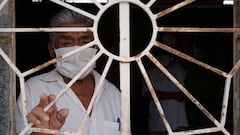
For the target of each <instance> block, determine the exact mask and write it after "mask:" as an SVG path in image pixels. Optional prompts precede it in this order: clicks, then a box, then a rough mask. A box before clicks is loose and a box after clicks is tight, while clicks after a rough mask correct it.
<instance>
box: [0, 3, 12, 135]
mask: <svg viewBox="0 0 240 135" xmlns="http://www.w3.org/2000/svg"><path fill="white" fill-rule="evenodd" d="M2 1H3V0H0V3H2ZM12 5H13V1H9V3H8V4H7V5H6V6H4V8H3V10H2V11H0V27H2V28H6V27H14V24H15V20H14V10H15V9H13V8H12ZM14 35H15V34H12V33H0V47H1V48H2V49H3V50H4V52H5V53H6V54H8V56H9V57H10V58H11V59H12V60H13V61H15V51H14V50H15V46H14V40H15V38H14ZM14 93H15V77H14V74H13V72H12V71H11V69H10V68H9V66H8V64H7V63H6V62H5V61H4V60H3V58H2V57H0V135H14V134H15V132H14V131H15V130H14V129H15V125H14V115H13V114H14V112H15V111H14V110H15V105H14V104H15V96H14V95H15V94H14Z"/></svg>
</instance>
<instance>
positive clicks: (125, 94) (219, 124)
mask: <svg viewBox="0 0 240 135" xmlns="http://www.w3.org/2000/svg"><path fill="white" fill-rule="evenodd" d="M51 1H52V2H53V3H56V4H57V5H61V6H63V7H65V8H68V9H71V10H73V11H75V12H78V13H80V14H83V15H85V16H87V17H89V18H91V19H93V20H94V21H95V23H94V26H93V27H91V28H73V29H71V28H51V29H49V28H0V30H1V32H16V33H17V32H59V31H61V32H64V31H73V32H74V31H75V32H76V31H79V32H81V31H82V32H84V31H87V30H91V31H93V32H94V38H95V39H94V41H92V42H90V43H88V44H86V45H85V46H83V47H80V48H78V49H76V50H73V51H71V52H68V53H66V54H64V55H63V56H62V58H61V59H64V58H67V57H69V56H71V55H72V54H74V53H77V52H80V51H81V50H83V49H85V48H87V47H91V46H93V45H95V44H97V45H98V46H99V48H100V51H99V52H98V53H97V54H96V56H95V57H94V58H93V59H92V60H91V61H90V62H89V63H88V64H87V66H86V67H85V68H83V69H82V70H81V71H80V72H79V73H78V74H77V75H76V76H75V77H74V78H73V79H72V80H71V81H70V82H69V83H68V84H67V86H66V87H65V88H64V89H63V90H62V91H61V92H60V93H59V94H58V95H57V98H56V99H55V100H54V101H53V102H51V103H50V104H49V105H48V106H47V107H46V108H45V111H46V110H48V109H49V107H51V106H52V105H53V104H54V103H56V102H57V100H58V99H59V98H61V96H62V95H63V94H64V93H65V92H66V91H67V89H68V88H69V87H70V86H71V85H72V84H73V83H74V82H75V81H76V80H77V78H78V77H79V76H80V75H81V74H83V72H85V71H86V70H87V68H88V67H89V66H91V64H92V63H93V62H95V61H96V60H98V59H99V58H100V56H102V55H103V54H104V55H107V56H108V61H107V64H106V65H105V68H104V70H103V73H102V77H101V79H100V82H99V83H98V84H97V86H96V87H97V91H96V93H94V96H93V98H92V100H91V103H90V106H89V108H88V109H87V114H86V116H85V119H84V121H82V124H81V126H80V128H79V131H78V132H77V133H79V134H81V131H82V128H83V127H84V123H85V122H86V121H87V120H88V116H89V113H90V112H91V109H92V105H93V103H94V101H95V99H96V95H97V94H98V93H99V90H100V87H101V85H102V83H103V82H102V81H103V79H105V77H106V75H107V72H108V70H109V68H110V66H111V63H112V61H118V62H120V81H121V82H120V88H121V94H122V95H121V96H122V102H123V100H124V101H127V102H128V103H127V104H126V106H124V105H123V104H122V105H123V106H122V108H121V109H122V110H124V111H122V112H123V113H122V115H121V117H124V118H127V119H123V121H122V125H123V126H122V127H121V134H122V135H130V125H129V124H130V117H129V116H128V115H129V111H130V110H129V109H130V108H129V105H130V104H129V98H130V97H129V91H130V84H129V82H130V78H129V74H130V70H129V64H130V63H131V62H137V65H138V66H139V69H140V71H141V74H142V76H143V78H144V80H145V82H146V83H147V86H148V88H149V91H150V93H151V96H152V97H153V99H154V102H155V104H156V106H157V108H158V111H159V114H160V115H161V118H162V119H163V122H164V124H165V126H166V128H167V131H168V133H169V134H202V133H212V132H218V131H221V132H223V133H224V134H226V135H228V134H230V133H229V132H228V131H227V130H226V129H225V128H224V126H225V122H226V114H227V107H228V100H229V91H230V85H231V79H232V77H233V76H234V75H235V74H236V72H237V71H238V70H239V68H240V60H239V61H238V62H237V64H236V65H234V67H233V68H232V69H231V71H230V72H229V73H227V72H224V71H222V70H220V69H218V68H215V67H213V66H211V65H208V64H206V63H204V62H201V61H199V60H197V59H195V58H193V57H191V56H189V55H187V54H184V53H182V52H180V51H178V50H176V49H174V48H171V47H169V46H167V45H166V44H163V43H161V42H159V41H157V40H156V38H157V33H158V32H205V33H207V32H225V33H233V32H240V29H238V28H193V27H161V26H158V25H157V23H156V20H157V19H159V18H161V17H163V16H165V15H167V14H170V13H171V12H174V11H175V10H178V9H180V8H182V7H184V6H187V5H189V4H191V3H193V2H194V1H195V0H185V1H182V2H180V3H178V4H176V5H174V6H172V7H170V8H167V9H165V10H163V11H160V12H158V13H156V14H153V13H152V11H151V9H150V7H151V6H152V5H153V4H154V3H155V0H150V1H149V2H147V3H146V4H144V3H142V2H141V1H136V0H119V1H109V2H108V3H107V4H105V5H102V4H101V3H99V2H96V1H93V3H94V4H95V5H96V6H97V7H98V8H99V12H98V13H97V15H93V14H91V13H88V12H86V11H83V10H81V9H79V8H76V7H74V6H71V5H69V4H67V3H65V2H63V1H59V0H51ZM4 2H6V1H3V2H2V3H1V6H0V7H1V8H0V11H1V10H2V9H3V7H4V5H5V3H4ZM115 4H119V6H120V7H119V17H120V18H119V19H120V21H121V22H122V21H123V23H120V24H119V25H120V26H119V27H120V31H121V32H120V48H119V51H120V52H119V53H120V54H119V55H117V54H112V53H111V52H109V51H108V50H107V49H106V48H105V47H104V45H103V44H102V42H100V39H99V36H98V32H97V28H98V21H99V20H100V19H101V16H102V14H103V13H104V12H105V11H106V10H107V9H108V8H110V7H111V6H113V5H115ZM130 4H133V5H136V6H138V7H140V8H142V9H143V10H144V11H145V12H146V14H148V16H149V18H150V20H151V23H152V27H153V30H152V37H151V40H150V41H149V43H148V45H147V47H146V48H145V49H144V50H143V51H142V52H140V53H139V54H138V55H134V56H130V55H129V50H130V48H129V46H124V45H129V44H130V43H129V41H130V39H129V37H130V35H129V29H130V28H129V25H130V24H129V16H127V17H126V14H125V13H127V15H129V5H130ZM2 5H3V6H2ZM153 47H157V48H159V49H162V50H164V51H167V52H169V53H171V54H173V55H176V56H178V57H180V58H183V59H185V60H187V61H189V62H191V63H194V64H196V65H198V66H200V67H202V68H205V69H207V70H209V71H211V72H213V73H215V74H217V75H219V76H222V77H224V78H225V87H224V95H223V101H222V110H221V114H222V115H221V119H220V120H219V121H218V120H217V119H215V117H214V116H213V115H212V114H211V113H209V112H208V110H207V109H206V108H205V107H204V106H203V105H201V103H200V102H199V101H198V100H197V99H196V98H194V97H193V96H192V95H191V93H189V92H188V90H187V89H186V88H184V87H183V86H182V85H181V83H179V82H178V80H176V78H175V77H174V76H173V75H171V74H170V73H169V72H168V70H167V69H166V68H165V67H164V66H163V65H162V64H161V62H159V61H158V60H157V59H156V57H155V56H154V55H153V54H152V53H151V52H150V50H151V48H153ZM0 55H1V57H3V59H4V60H5V61H6V62H7V63H8V65H9V66H10V67H11V69H13V70H14V72H15V73H16V75H17V76H18V77H19V81H20V87H21V92H22V96H23V109H24V114H27V109H26V104H25V103H24V101H25V100H28V99H26V97H25V88H24V84H25V77H27V76H28V75H30V74H32V73H35V72H36V71H39V70H41V69H43V68H45V67H47V66H49V65H51V64H54V63H56V62H57V61H58V60H59V59H57V58H55V59H52V60H50V61H48V62H46V63H44V64H41V65H39V66H37V67H35V68H32V69H30V70H27V71H25V72H21V71H20V70H19V69H18V67H16V65H14V64H13V63H12V62H11V60H10V59H9V58H8V56H7V55H6V54H5V52H4V51H3V50H2V49H1V48H0ZM143 57H147V58H148V59H149V60H150V61H152V63H154V64H155V65H156V66H157V67H158V68H159V70H161V71H162V72H163V73H164V74H165V75H166V76H167V77H168V78H169V79H170V80H171V81H172V82H173V83H174V84H175V85H176V86H177V87H178V88H179V89H180V90H181V91H182V92H183V93H184V94H185V95H186V96H187V97H188V98H189V99H190V100H191V101H192V103H194V104H195V105H196V106H197V107H198V108H199V110H200V111H202V113H203V114H204V115H205V116H206V117H207V118H208V119H209V120H211V121H212V123H213V124H214V126H213V127H207V128H201V129H193V130H189V131H179V132H173V131H172V129H171V126H170V125H169V123H168V121H167V120H166V118H165V114H164V110H163V109H162V107H161V103H160V102H159V100H158V99H157V97H156V93H155V92H154V88H153V86H152V84H151V81H150V79H149V76H148V74H147V72H146V70H145V67H144V64H143V63H142V58H143ZM126 71H127V72H126ZM123 72H124V73H123ZM126 75H127V76H128V77H127V79H126ZM123 79H126V80H124V81H122V80H123ZM25 125H26V127H25V129H24V130H23V131H22V132H21V133H20V135H21V134H25V133H26V132H29V131H31V132H43V133H59V134H76V133H73V132H71V131H56V130H50V129H41V128H32V127H31V126H32V124H28V123H27V121H26V120H25Z"/></svg>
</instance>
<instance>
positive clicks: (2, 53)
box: [0, 48, 22, 77]
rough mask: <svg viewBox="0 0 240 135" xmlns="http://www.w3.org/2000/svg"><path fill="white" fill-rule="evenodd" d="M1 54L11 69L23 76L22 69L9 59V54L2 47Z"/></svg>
mask: <svg viewBox="0 0 240 135" xmlns="http://www.w3.org/2000/svg"><path fill="white" fill-rule="evenodd" d="M0 55H1V56H2V57H3V59H4V60H5V61H6V62H7V64H8V65H9V66H10V67H11V69H12V70H13V71H14V72H15V73H16V74H17V76H18V77H21V76H22V73H21V72H20V70H19V69H18V68H17V67H16V65H15V64H14V63H13V62H12V61H11V60H10V59H9V57H8V56H7V54H6V53H5V52H4V51H3V50H2V48H0Z"/></svg>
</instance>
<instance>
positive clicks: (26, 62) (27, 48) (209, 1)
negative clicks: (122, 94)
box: [16, 0, 233, 135]
mask: <svg viewBox="0 0 240 135" xmlns="http://www.w3.org/2000/svg"><path fill="white" fill-rule="evenodd" d="M146 1H147V0H145V2H146ZM180 1H181V0H171V2H169V1H162V3H161V2H159V1H158V2H156V4H154V5H153V7H152V11H153V12H159V11H161V10H163V9H166V8H168V7H170V6H172V5H174V4H176V3H178V2H180ZM74 6H76V7H79V8H82V9H84V10H86V11H87V12H90V13H93V14H96V13H97V12H98V10H97V8H96V7H95V6H94V5H93V4H74ZM61 9H62V7H61V6H58V5H56V4H54V3H51V2H49V1H43V2H41V3H32V2H31V1H30V0H21V1H16V27H29V28H39V27H48V24H49V20H50V18H51V16H52V15H53V14H55V13H56V12H58V11H59V10H61ZM130 12H131V15H130V16H131V33H130V35H131V55H132V56H134V55H137V54H138V53H140V52H141V51H142V50H143V49H144V48H145V47H146V45H147V44H148V42H149V39H150V37H151V32H152V26H151V23H150V22H149V18H148V16H147V15H146V13H145V12H144V11H143V10H142V9H141V8H139V7H137V6H136V5H133V4H131V10H130ZM157 23H158V26H159V27H160V26H161V27H162V26H169V27H170V26H171V27H175V26H176V27H203V28H231V27H233V7H232V6H224V5H222V3H221V1H219V0H216V1H214V0H201V2H200V1H197V2H196V3H194V4H191V5H189V6H186V7H184V8H181V9H178V10H176V11H175V12H173V13H170V14H168V15H166V16H164V17H162V18H159V19H158V20H157ZM98 31H99V37H100V39H101V42H102V44H104V47H106V49H107V50H109V51H110V52H112V53H113V54H116V55H118V53H119V52H118V45H119V44H118V43H119V37H118V5H115V6H113V7H111V8H110V9H109V10H107V11H106V13H104V16H103V17H102V19H101V21H100V25H99V29H98ZM165 34H170V35H174V36H175V37H176V41H177V42H176V48H177V49H178V50H180V51H182V52H184V53H186V54H188V55H190V56H193V57H195V58H197V59H198V60H201V61H202V62H205V63H207V64H209V65H211V66H214V67H216V68H218V69H221V70H223V71H225V72H229V71H230V70H231V68H232V54H233V53H232V49H233V42H232V38H233V34H232V33H184V32H178V33H174V32H173V33H166V32H159V33H158V38H157V40H158V41H160V42H161V41H162V36H163V35H165ZM16 38H17V39H16V43H17V45H16V56H17V57H16V58H17V66H18V68H19V69H20V70H21V71H22V72H23V71H26V70H28V69H30V68H33V67H35V66H37V65H39V64H42V63H44V62H46V61H47V60H50V59H51V58H50V56H49V54H48V50H47V44H48V34H47V33H17V34H16ZM154 49H157V48H154ZM181 61H182V63H183V64H184V65H185V68H186V69H187V71H188V74H187V77H186V80H185V83H186V88H187V89H188V90H189V92H190V93H191V94H192V95H193V96H194V97H196V99H197V100H199V101H200V103H202V104H203V106H205V107H206V108H207V109H208V111H209V112H210V113H211V114H212V115H213V116H214V117H215V118H216V119H217V120H220V116H221V105H222V98H223V88H224V81H225V80H224V78H223V77H221V76H218V75H216V74H214V73H212V72H210V71H208V70H206V69H204V68H201V67H199V66H197V65H195V64H192V63H189V62H187V61H186V60H183V59H181ZM105 62H106V57H105V56H103V57H101V59H100V60H99V61H98V65H97V70H98V71H99V72H101V71H102V69H103V68H104V65H105V64H103V63H105ZM144 63H145V65H146V68H150V67H152V66H153V65H152V64H151V63H150V62H149V61H148V60H145V59H144ZM53 67H54V66H50V67H48V68H46V69H44V70H41V71H39V72H37V73H35V74H33V75H36V74H40V73H42V72H47V71H49V70H50V69H52V68H53ZM131 71H132V74H131V80H132V82H131V124H132V125H131V128H132V134H133V135H145V134H146V133H147V129H148V128H147V119H146V118H147V101H145V100H144V99H143V98H142V97H141V86H142V85H139V84H142V83H143V82H144V81H143V77H142V75H141V73H140V70H139V68H138V66H137V64H136V63H135V62H132V63H131ZM33 75H31V76H33ZM31 76H28V77H27V79H28V78H29V77H31ZM107 78H108V79H109V80H110V81H111V82H113V83H114V84H115V85H116V86H117V87H119V79H118V78H119V69H118V62H117V61H115V62H114V63H113V65H112V66H111V70H110V72H109V74H108V75H107ZM231 101H232V94H231V95H230V99H229V109H228V116H227V118H228V119H227V122H226V128H227V130H228V131H229V132H230V133H231V132H232V102H231ZM186 103H187V108H186V109H187V114H188V121H189V129H196V128H202V127H206V126H209V125H213V124H212V123H211V122H210V120H208V119H207V118H206V117H205V116H204V115H203V114H202V112H200V111H199V110H198V109H197V108H196V107H195V106H194V105H193V104H192V103H191V101H190V100H187V101H186ZM211 134H213V133H211ZM216 134H223V133H216Z"/></svg>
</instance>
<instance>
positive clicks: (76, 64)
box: [54, 46, 97, 80]
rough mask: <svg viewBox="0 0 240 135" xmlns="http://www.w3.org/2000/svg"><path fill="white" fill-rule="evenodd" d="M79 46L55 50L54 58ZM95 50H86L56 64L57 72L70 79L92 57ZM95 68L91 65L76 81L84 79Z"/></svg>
mask: <svg viewBox="0 0 240 135" xmlns="http://www.w3.org/2000/svg"><path fill="white" fill-rule="evenodd" d="M78 47H79V46H73V47H64V48H58V49H55V50H54V51H55V54H56V57H59V56H62V55H63V54H65V53H67V52H69V51H72V50H74V49H76V48H78ZM96 52H97V49H94V48H86V49H84V50H82V51H80V52H78V53H75V54H73V55H72V56H69V57H67V58H65V59H63V60H61V61H58V62H57V63H56V69H57V71H58V72H59V73H60V74H62V75H63V76H65V77H67V78H70V79H72V78H73V77H74V76H75V75H76V74H77V73H78V72H79V71H80V70H81V69H82V68H83V67H84V66H86V65H87V63H88V62H89V61H90V60H91V59H92V58H93V57H94V55H95V54H96ZM93 68H95V63H93V64H92V65H91V66H90V67H89V68H88V69H87V71H86V72H84V73H83V74H82V75H81V76H80V77H79V78H78V79H79V80H81V79H83V78H84V77H86V76H87V75H88V74H89V73H90V72H91V71H92V70H93Z"/></svg>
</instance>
